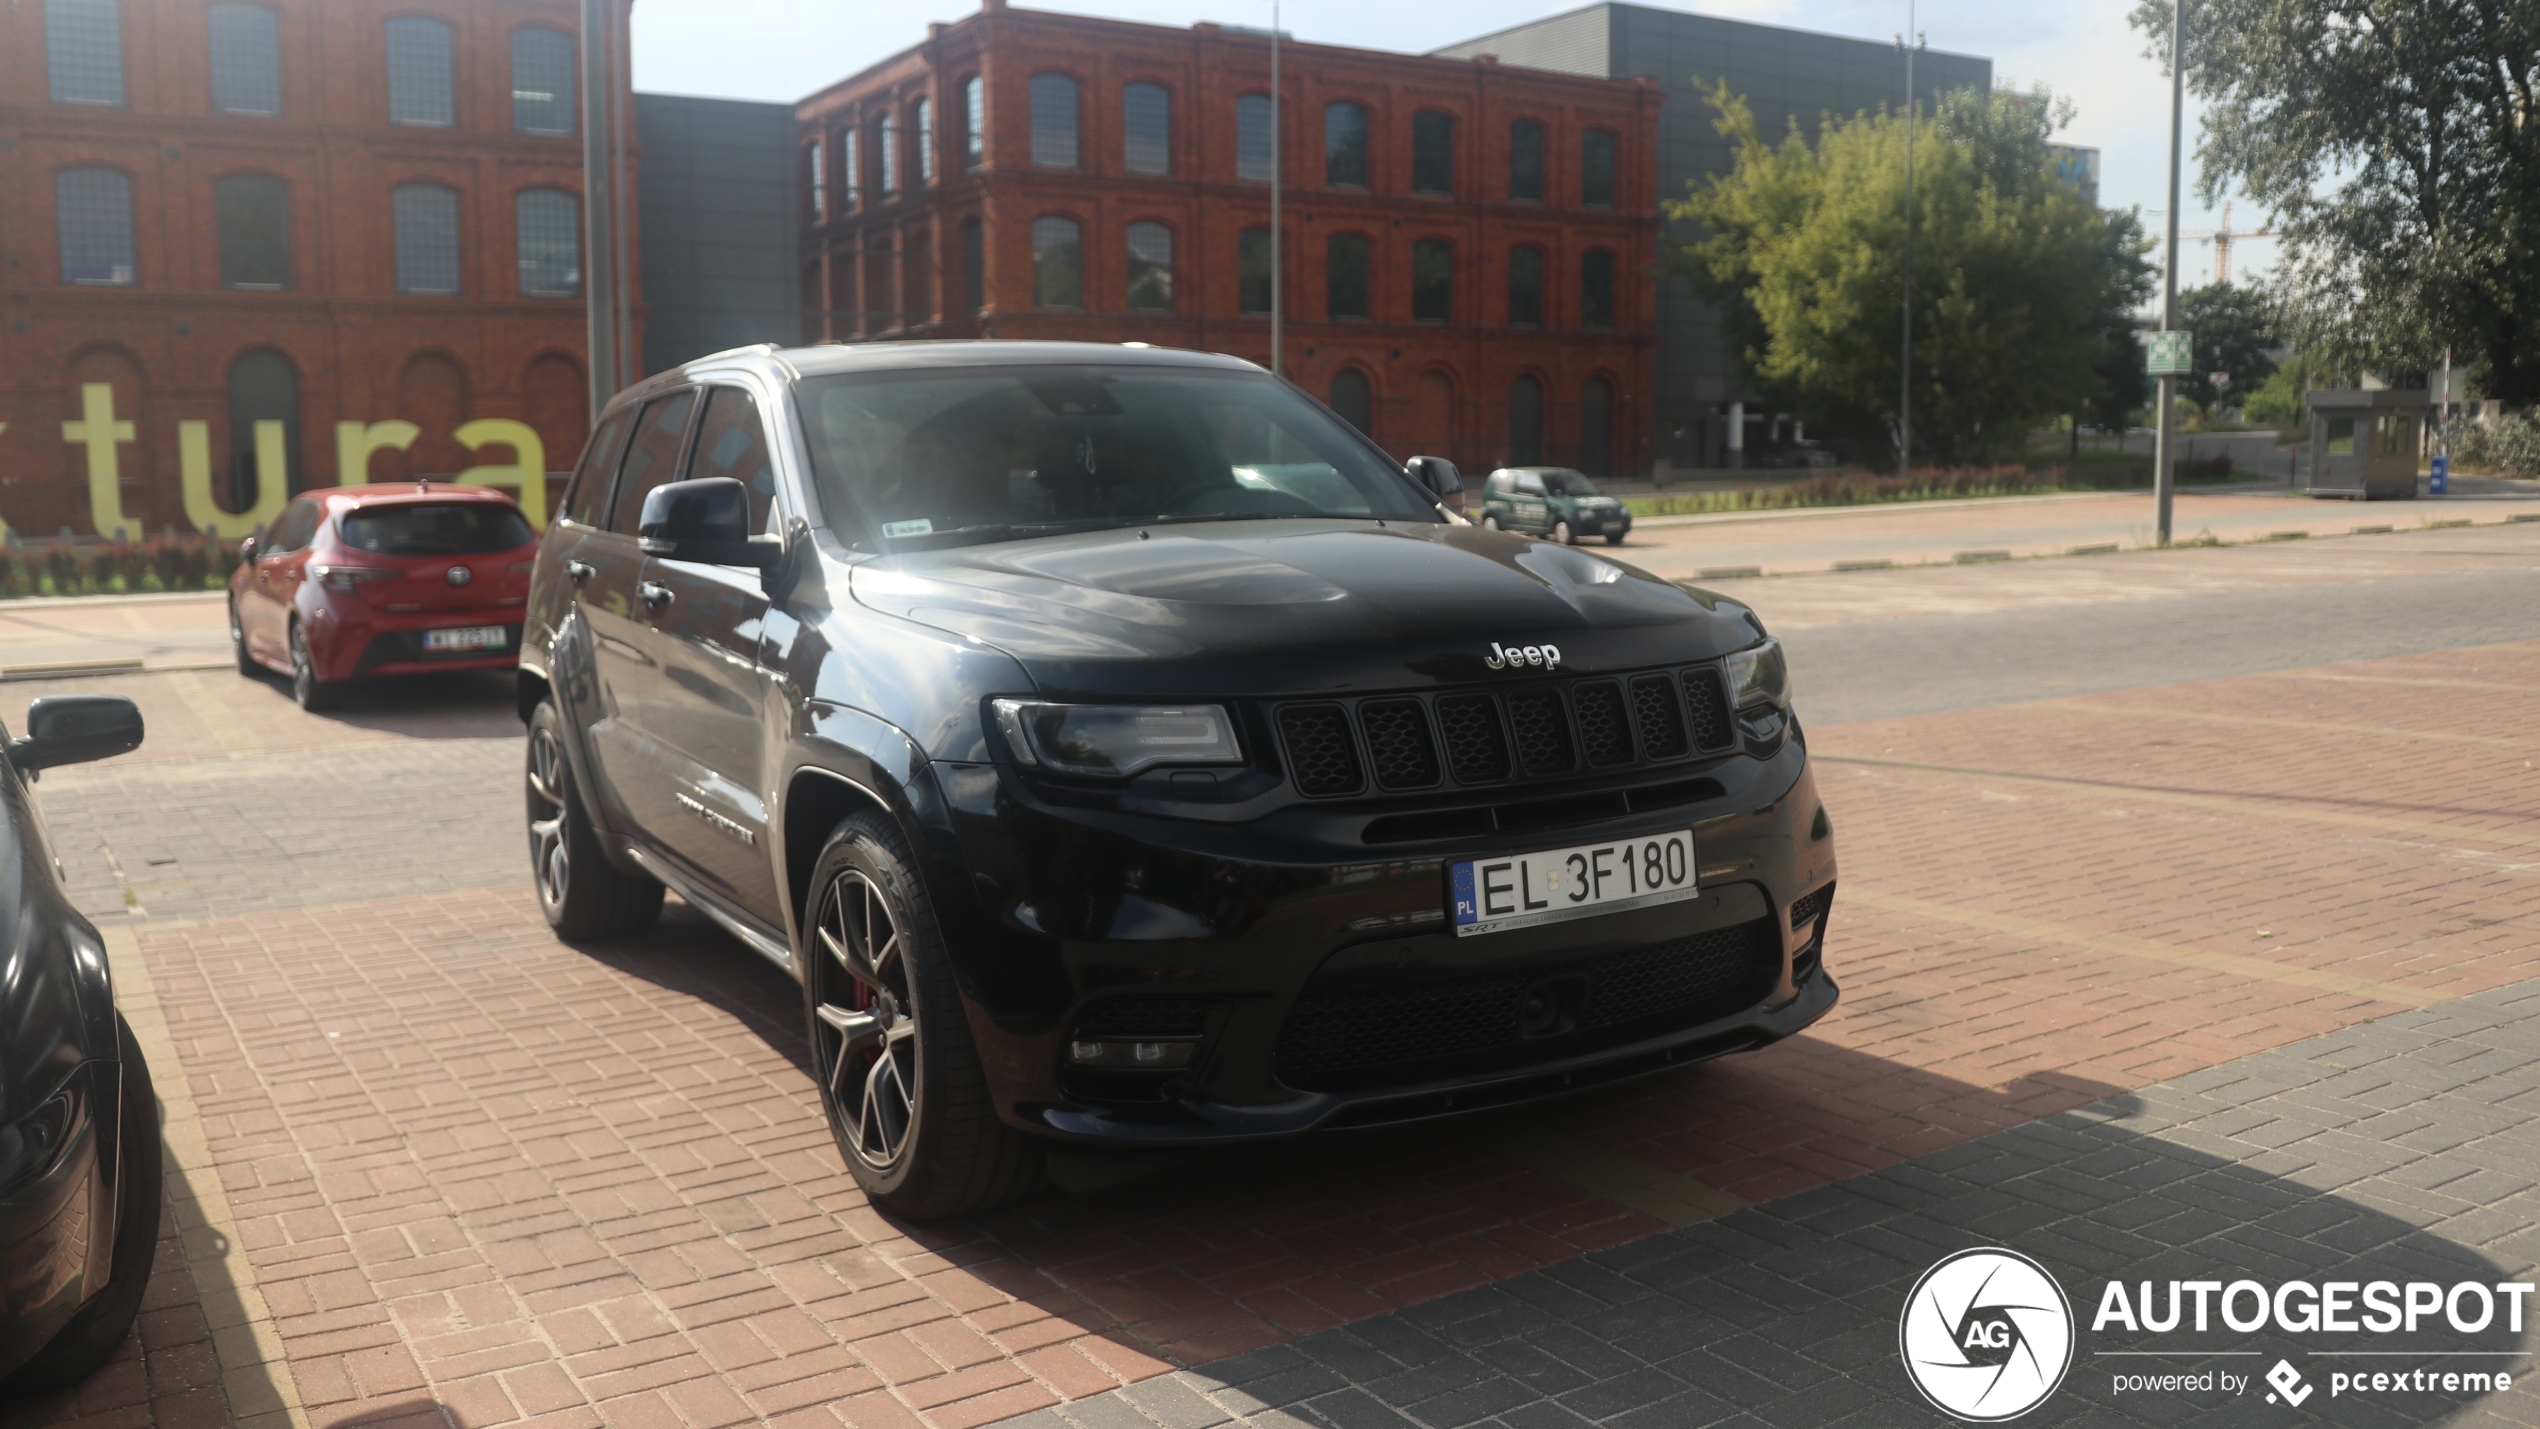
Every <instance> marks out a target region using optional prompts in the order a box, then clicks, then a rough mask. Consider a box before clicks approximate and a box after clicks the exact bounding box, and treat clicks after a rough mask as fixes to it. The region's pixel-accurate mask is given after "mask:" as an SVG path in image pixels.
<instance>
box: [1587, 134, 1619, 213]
mask: <svg viewBox="0 0 2540 1429" xmlns="http://www.w3.org/2000/svg"><path fill="white" fill-rule="evenodd" d="M1579 202H1581V203H1583V204H1586V205H1587V206H1588V207H1590V208H1612V207H1613V206H1614V131H1613V130H1611V129H1590V130H1589V131H1587V134H1586V135H1585V137H1583V138H1581V139H1580V140H1579Z"/></svg>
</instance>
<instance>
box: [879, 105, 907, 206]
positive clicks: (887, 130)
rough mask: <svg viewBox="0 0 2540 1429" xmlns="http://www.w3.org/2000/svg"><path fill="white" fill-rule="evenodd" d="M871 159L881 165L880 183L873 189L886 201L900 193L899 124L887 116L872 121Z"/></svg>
mask: <svg viewBox="0 0 2540 1429" xmlns="http://www.w3.org/2000/svg"><path fill="white" fill-rule="evenodd" d="M873 157H874V158H875V159H876V160H878V161H880V163H881V165H882V182H880V183H879V184H876V185H875V186H874V187H875V188H876V189H877V190H878V191H879V192H880V193H881V195H882V197H884V198H886V199H887V198H889V197H890V196H891V195H893V194H895V193H898V192H899V191H900V124H899V121H898V120H897V119H894V118H893V117H891V116H890V115H888V114H885V115H883V116H882V117H881V118H880V119H877V120H875V121H874V125H873Z"/></svg>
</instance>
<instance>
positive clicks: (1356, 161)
mask: <svg viewBox="0 0 2540 1429" xmlns="http://www.w3.org/2000/svg"><path fill="white" fill-rule="evenodd" d="M1323 182H1325V183H1327V184H1330V185H1331V186H1332V187H1334V188H1354V189H1363V188H1365V187H1367V106H1366V105H1364V104H1350V103H1347V102H1343V103H1340V104H1327V105H1325V106H1323Z"/></svg>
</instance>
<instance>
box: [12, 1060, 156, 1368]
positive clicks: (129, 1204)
mask: <svg viewBox="0 0 2540 1429" xmlns="http://www.w3.org/2000/svg"><path fill="white" fill-rule="evenodd" d="M115 1033H116V1041H117V1043H118V1044H119V1046H120V1049H121V1050H120V1053H119V1055H120V1056H121V1057H122V1059H123V1111H122V1115H121V1117H120V1118H119V1125H120V1130H119V1131H118V1133H117V1136H116V1159H117V1161H118V1163H119V1175H120V1179H121V1181H122V1183H123V1195H122V1200H123V1205H122V1206H121V1208H120V1209H119V1210H118V1211H117V1212H116V1215H115V1255H114V1259H113V1261H112V1262H111V1263H110V1265H109V1267H108V1270H107V1280H106V1288H105V1289H104V1290H102V1291H100V1292H98V1294H97V1297H96V1298H95V1299H93V1300H90V1301H89V1302H88V1303H87V1304H86V1305H84V1306H82V1307H80V1311H79V1313H78V1314H76V1315H74V1316H72V1317H71V1319H70V1323H68V1324H66V1325H64V1326H62V1328H61V1330H60V1332H59V1333H57V1334H55V1335H54V1336H53V1338H52V1340H51V1341H50V1342H49V1343H47V1344H46V1345H45V1346H44V1348H43V1349H42V1350H41V1351H39V1352H37V1354H36V1356H35V1358H33V1359H31V1360H29V1361H27V1363H26V1365H25V1367H24V1368H22V1369H20V1370H19V1371H18V1372H17V1373H16V1374H15V1375H13V1376H11V1377H10V1379H9V1381H8V1382H7V1383H6V1384H0V1390H5V1391H7V1392H8V1393H7V1394H0V1398H8V1397H12V1396H14V1395H16V1394H20V1393H25V1394H34V1393H39V1392H41V1391H44V1390H51V1389H62V1388H65V1387H67V1386H70V1385H73V1384H77V1383H78V1382H80V1381H81V1380H83V1379H86V1378H87V1377H88V1376H90V1375H92V1374H94V1373H96V1372H97V1370H98V1369H99V1368H100V1367H102V1366H103V1365H104V1364H105V1363H106V1361H108V1360H110V1359H113V1358H114V1356H115V1351H117V1350H118V1349H121V1348H122V1347H123V1342H124V1337H125V1336H126V1335H129V1334H131V1333H132V1322H133V1320H134V1319H135V1318H136V1317H137V1316H139V1315H140V1313H141V1296H142V1293H143V1292H144V1291H146V1290H148V1289H149V1288H150V1264H151V1262H152V1261H153V1260H155V1259H156V1258H157V1257H158V1253H159V1196H160V1192H161V1181H162V1171H163V1167H162V1165H161V1162H160V1146H159V1097H158V1093H157V1092H156V1091H154V1090H153V1089H152V1088H151V1086H150V1067H149V1064H148V1063H146V1062H144V1061H142V1060H141V1044H140V1043H138V1042H136V1041H134V1040H133V1036H132V1028H131V1027H129V1026H127V1025H126V1024H125V1023H124V1020H123V1018H122V1017H121V1015H118V1016H117V1017H116V1018H115Z"/></svg>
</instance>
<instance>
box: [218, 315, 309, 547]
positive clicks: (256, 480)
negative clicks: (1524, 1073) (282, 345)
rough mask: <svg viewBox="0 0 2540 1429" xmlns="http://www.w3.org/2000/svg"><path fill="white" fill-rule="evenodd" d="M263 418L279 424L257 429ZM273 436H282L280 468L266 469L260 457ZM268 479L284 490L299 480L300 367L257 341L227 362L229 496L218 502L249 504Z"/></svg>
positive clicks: (236, 506) (237, 506)
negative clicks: (262, 430) (266, 429)
mask: <svg viewBox="0 0 2540 1429" xmlns="http://www.w3.org/2000/svg"><path fill="white" fill-rule="evenodd" d="M263 423H271V424H273V426H274V427H275V428H278V429H279V430H276V431H271V432H269V433H259V432H258V431H257V430H256V429H257V427H258V425H259V424H263ZM276 436H279V437H280V438H281V439H282V440H281V442H280V443H279V445H280V447H281V449H282V469H281V470H279V471H267V470H265V469H264V462H263V458H264V457H265V456H267V455H269V454H270V453H271V452H272V450H273V448H274V447H275V446H276V445H277V443H276V442H275V441H274V440H273V438H274V437H276ZM260 438H261V440H260ZM268 481H273V482H279V483H281V490H283V491H285V492H294V491H298V490H299V489H300V486H301V482H300V371H299V369H298V368H296V367H293V366H292V365H291V359H289V358H287V357H284V356H283V355H282V354H281V353H279V352H276V351H274V350H273V349H272V348H269V347H260V348H258V349H256V350H255V351H253V352H250V353H246V354H243V355H241V356H240V357H239V359H238V360H237V361H236V362H233V363H231V364H230V365H229V499H228V500H227V501H225V502H223V503H222V505H224V506H226V507H227V508H228V509H229V510H231V511H234V512H244V511H253V510H255V509H256V504H257V501H258V499H259V498H260V497H262V496H263V495H264V494H265V483H266V482H268Z"/></svg>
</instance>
